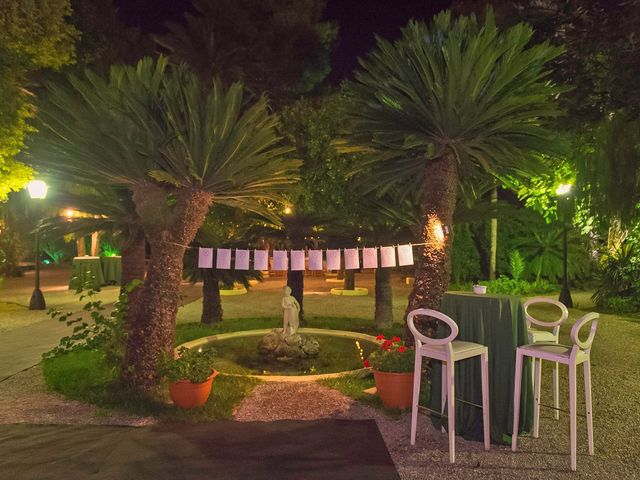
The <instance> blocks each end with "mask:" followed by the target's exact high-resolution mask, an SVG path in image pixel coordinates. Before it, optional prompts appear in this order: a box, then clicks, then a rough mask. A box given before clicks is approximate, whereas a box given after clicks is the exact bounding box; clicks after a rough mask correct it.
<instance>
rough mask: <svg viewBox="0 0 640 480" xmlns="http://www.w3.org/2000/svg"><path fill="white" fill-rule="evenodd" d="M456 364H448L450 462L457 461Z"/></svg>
mask: <svg viewBox="0 0 640 480" xmlns="http://www.w3.org/2000/svg"><path fill="white" fill-rule="evenodd" d="M455 370H456V369H455V362H453V361H451V362H447V383H448V388H447V400H448V401H447V406H448V409H447V415H448V416H449V418H448V427H449V461H450V462H451V463H455V461H456V400H455V398H456V395H455V390H456V379H455Z"/></svg>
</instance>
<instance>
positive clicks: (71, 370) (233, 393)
mask: <svg viewBox="0 0 640 480" xmlns="http://www.w3.org/2000/svg"><path fill="white" fill-rule="evenodd" d="M42 373H43V377H44V380H45V384H46V385H47V387H48V388H50V389H52V390H54V391H56V392H59V393H61V394H63V395H64V396H66V397H67V398H71V399H74V400H79V401H82V402H87V403H91V404H94V405H96V406H98V407H100V408H102V409H118V410H122V411H125V412H127V413H131V414H135V415H143V416H155V417H158V418H160V419H162V420H167V421H207V420H217V419H230V418H232V416H233V410H234V408H235V407H236V405H237V404H238V403H239V402H240V401H241V400H242V399H243V398H244V397H246V396H247V395H248V394H249V393H251V391H252V390H253V387H254V386H255V385H257V384H258V383H259V381H257V380H255V379H251V378H246V377H232V376H226V375H218V376H217V377H216V379H215V380H214V382H213V389H212V391H211V395H210V397H209V400H208V402H207V403H206V405H204V406H203V407H202V408H197V409H189V410H183V409H179V408H176V407H174V406H173V405H172V404H170V403H169V401H168V397H167V394H166V392H167V386H166V383H163V384H161V385H160V386H159V387H158V389H157V390H156V391H154V392H152V393H151V394H150V395H148V396H135V395H132V394H131V393H130V392H127V391H125V390H123V389H122V388H120V387H119V386H118V383H117V372H116V370H115V369H113V368H112V367H111V366H109V365H108V364H107V362H106V361H105V357H104V355H103V354H102V353H101V352H98V351H94V350H78V351H75V352H71V353H67V354H65V355H60V356H58V357H55V358H50V359H46V360H44V361H43V363H42Z"/></svg>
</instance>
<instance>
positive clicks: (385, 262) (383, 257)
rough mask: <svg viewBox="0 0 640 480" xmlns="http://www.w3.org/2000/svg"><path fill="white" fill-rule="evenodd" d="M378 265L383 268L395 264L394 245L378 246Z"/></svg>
mask: <svg viewBox="0 0 640 480" xmlns="http://www.w3.org/2000/svg"><path fill="white" fill-rule="evenodd" d="M380 266H381V267H383V268H386V267H395V266H396V247H380Z"/></svg>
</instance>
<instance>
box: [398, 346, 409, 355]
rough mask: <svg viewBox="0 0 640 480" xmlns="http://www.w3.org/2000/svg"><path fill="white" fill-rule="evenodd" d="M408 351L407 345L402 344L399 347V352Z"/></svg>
mask: <svg viewBox="0 0 640 480" xmlns="http://www.w3.org/2000/svg"><path fill="white" fill-rule="evenodd" d="M406 351H407V347H405V346H404V345H401V346H399V347H398V352H400V353H404V352H406Z"/></svg>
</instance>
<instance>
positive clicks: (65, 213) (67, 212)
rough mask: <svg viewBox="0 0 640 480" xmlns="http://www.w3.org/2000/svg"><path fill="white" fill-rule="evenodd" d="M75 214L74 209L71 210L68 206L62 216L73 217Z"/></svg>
mask: <svg viewBox="0 0 640 480" xmlns="http://www.w3.org/2000/svg"><path fill="white" fill-rule="evenodd" d="M75 214H76V212H75V210H72V209H70V208H67V209H66V210H65V211H64V216H65V217H67V218H73V217H74V216H75Z"/></svg>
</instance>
